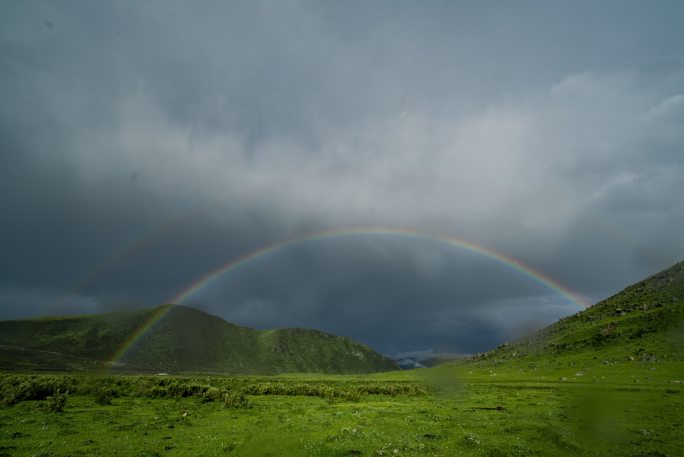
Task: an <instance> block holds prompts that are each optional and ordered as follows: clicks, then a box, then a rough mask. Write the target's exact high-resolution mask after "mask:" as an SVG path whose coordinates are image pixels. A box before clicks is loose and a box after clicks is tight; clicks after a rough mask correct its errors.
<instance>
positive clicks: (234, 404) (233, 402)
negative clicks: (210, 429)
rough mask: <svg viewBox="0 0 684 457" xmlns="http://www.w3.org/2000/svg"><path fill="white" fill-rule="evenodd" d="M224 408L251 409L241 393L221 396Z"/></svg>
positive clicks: (229, 393)
mask: <svg viewBox="0 0 684 457" xmlns="http://www.w3.org/2000/svg"><path fill="white" fill-rule="evenodd" d="M223 405H224V406H225V407H226V408H251V407H252V405H251V403H250V402H249V400H248V399H247V397H245V394H244V393H243V392H228V393H226V394H224V395H223Z"/></svg>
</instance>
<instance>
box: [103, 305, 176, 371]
mask: <svg viewBox="0 0 684 457" xmlns="http://www.w3.org/2000/svg"><path fill="white" fill-rule="evenodd" d="M171 309H173V305H163V306H159V307H158V308H154V309H153V310H152V311H151V312H150V315H149V316H147V318H146V319H145V321H144V322H143V323H142V324H140V326H138V328H137V329H135V331H134V332H133V333H131V334H130V335H128V337H127V338H126V339H125V340H124V342H123V344H122V345H121V347H120V348H119V349H118V350H117V351H116V352H115V353H114V355H113V356H112V357H111V359H110V363H111V364H116V363H118V362H120V361H121V359H123V358H124V356H125V355H126V353H127V352H128V351H129V350H131V348H133V346H135V345H136V343H137V342H138V341H139V340H140V338H142V336H143V335H145V334H146V333H147V332H148V331H149V330H150V329H151V328H152V327H154V324H156V323H157V322H159V321H160V320H161V318H162V317H164V316H165V315H166V313H168V312H169V311H170V310H171Z"/></svg>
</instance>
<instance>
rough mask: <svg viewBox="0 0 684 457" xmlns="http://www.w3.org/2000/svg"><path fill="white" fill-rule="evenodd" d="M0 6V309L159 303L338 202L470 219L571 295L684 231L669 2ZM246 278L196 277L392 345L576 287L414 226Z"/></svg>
mask: <svg viewBox="0 0 684 457" xmlns="http://www.w3.org/2000/svg"><path fill="white" fill-rule="evenodd" d="M0 8H1V9H2V10H3V14H2V15H0V16H1V17H2V19H0V21H1V24H0V25H1V27H0V59H1V60H0V62H1V63H0V65H2V68H3V71H2V72H1V73H0V81H2V87H3V99H4V100H5V102H4V103H3V104H2V105H1V106H0V151H2V152H0V154H1V155H0V158H1V160H2V167H0V191H1V192H2V194H3V195H5V196H6V198H3V199H2V200H0V211H1V214H2V215H3V220H4V221H6V222H4V223H3V228H2V230H1V231H0V240H1V243H0V246H2V252H1V253H0V254H1V255H0V259H2V260H0V273H2V274H1V275H0V311H2V314H3V317H18V316H26V315H34V314H40V313H45V312H64V311H74V312H75V311H79V312H80V311H84V310H94V311H97V310H102V309H107V308H108V307H111V306H123V305H127V306H134V305H135V306H140V305H143V304H145V305H153V304H156V303H159V302H162V301H163V300H165V299H167V298H168V297H171V296H173V295H175V294H176V293H177V292H178V291H180V290H182V289H183V288H184V287H185V286H186V285H187V284H189V283H192V282H193V281H194V280H195V279H196V278H198V277H201V276H202V275H203V274H205V273H206V272H208V271H210V270H212V269H213V268H216V267H217V266H218V265H221V264H223V263H226V262H228V261H230V260H231V259H235V258H237V257H239V256H241V255H244V254H245V253H247V252H250V251H252V250H255V249H258V248H259V247H262V246H265V245H269V244H271V243H274V242H277V241H279V240H282V239H287V238H289V237H292V236H297V235H299V234H301V233H306V232H310V231H316V230H322V229H332V228H338V227H354V226H391V227H405V228H411V229H416V230H422V231H425V232H428V233H440V234H444V235H447V236H453V237H459V238H464V239H467V240H470V241H473V242H477V243H479V244H482V245H485V246H489V247H490V248H492V249H495V250H499V251H501V252H503V253H506V254H507V255H509V256H512V257H514V258H517V259H519V260H520V261H521V262H523V263H526V264H529V265H531V266H533V267H534V268H536V269H538V270H540V271H543V272H544V273H546V274H548V275H549V276H551V277H554V278H556V279H558V280H559V281H560V282H561V283H564V284H565V285H567V286H568V287H570V288H571V289H573V290H575V291H577V292H578V293H579V294H582V295H584V296H586V297H588V299H590V300H591V299H597V298H600V297H603V296H606V295H608V294H610V293H612V292H615V291H616V290H617V289H619V288H621V287H624V286H625V285H627V284H628V283H630V282H632V281H635V280H637V279H639V278H641V277H642V276H644V275H646V274H649V273H653V272H655V271H657V270H659V269H661V268H664V267H666V266H668V265H669V264H671V263H673V262H675V261H677V260H680V259H681V257H683V254H684V238H682V237H681V235H680V233H679V230H678V228H679V227H681V226H682V224H683V223H684V203H682V199H681V198H680V196H681V195H682V193H683V191H684V153H683V152H682V147H683V146H684V133H683V132H682V129H681V125H682V124H683V121H684V51H683V48H682V46H681V45H679V44H678V43H681V42H682V38H684V37H683V36H682V33H681V31H680V30H679V26H678V21H677V20H675V18H676V17H678V16H679V17H681V14H682V12H684V11H683V10H682V7H681V5H679V4H678V3H677V2H673V3H665V4H663V5H662V8H659V9H658V11H652V9H649V8H646V7H645V6H644V5H639V4H625V3H624V2H620V3H619V8H618V7H616V5H611V4H610V2H608V3H605V4H602V5H574V4H572V5H570V4H569V5H565V6H560V7H554V8H550V7H547V6H545V5H544V4H539V3H533V2H530V3H525V2H523V3H517V4H515V5H497V6H496V7H493V5H486V4H481V3H470V4H469V3H458V4H456V3H453V4H451V3H446V4H444V3H439V2H434V3H430V4H427V5H422V6H421V7H420V8H418V5H414V4H410V3H402V2H388V3H384V2H375V3H373V4H372V5H367V4H362V3H358V4H357V3H352V4H351V5H345V7H344V8H342V6H341V5H336V4H334V3H325V2H323V3H320V2H298V1H293V2H247V3H244V4H235V3H231V4H222V3H205V4H203V5H201V7H198V6H197V5H194V4H192V5H191V4H189V3H170V2H159V3H157V2H146V3H145V4H143V5H141V4H139V3H136V2H132V3H125V2H124V3H116V4H110V5H92V4H90V3H89V2H84V3H81V4H79V3H69V4H68V5H55V4H53V3H32V4H30V5H24V4H7V5H3V6H2V7H0ZM476 273H477V274H476ZM239 276H240V280H239V281H237V280H234V279H230V278H227V279H226V278H224V279H223V280H222V281H223V283H222V284H217V285H215V286H214V287H212V288H210V290H209V291H207V292H206V293H205V295H203V296H197V297H193V300H195V301H196V304H198V305H199V306H202V307H204V308H205V309H208V310H212V311H214V312H216V313H219V314H221V315H222V316H224V317H226V318H229V319H233V320H235V321H237V322H240V323H244V324H248V325H255V326H261V327H263V326H270V325H274V326H277V325H292V326H305V325H311V326H316V327H318V328H322V329H325V330H329V331H333V332H337V333H345V334H349V335H351V336H354V337H357V338H359V339H361V340H363V341H366V342H369V343H372V344H374V345H376V346H378V347H380V348H381V349H382V350H384V351H386V352H389V351H412V350H417V349H425V348H427V347H431V348H439V349H440V350H448V351H451V352H466V351H474V350H481V349H485V348H486V347H487V345H491V344H492V343H495V342H497V341H499V342H500V340H501V339H505V338H511V337H514V336H515V335H516V334H518V333H519V332H521V331H523V330H524V329H527V328H529V327H531V326H534V325H542V324H544V323H547V322H549V321H552V320H553V319H555V318H557V317H559V316H562V315H565V314H569V313H571V312H574V311H576V309H575V308H574V307H573V305H572V304H568V303H567V300H565V299H564V298H563V297H557V296H551V295H549V294H550V292H549V290H544V289H543V288H541V289H540V288H539V287H538V286H536V287H532V286H531V285H530V284H529V283H527V282H526V281H525V278H520V277H517V276H516V275H515V273H514V272H512V271H507V270H506V269H505V268H504V269H502V267H501V266H500V265H495V264H492V263H487V262H486V261H484V260H482V259H473V258H472V257H469V256H467V255H465V254H464V253H455V252H444V251H443V249H442V248H440V247H439V246H435V245H425V244H423V243H418V242H415V241H414V242H406V241H404V242H397V240H394V239H390V240H378V239H372V240H363V241H358V240H357V241H356V242H349V241H344V240H338V241H334V242H331V243H328V244H323V243H312V244H307V245H306V246H302V247H299V248H297V249H290V250H286V251H283V252H280V253H279V254H278V255H274V256H271V257H269V263H259V265H258V267H257V265H255V266H253V267H250V268H246V269H245V270H244V271H242V270H241V271H240V273H239ZM459 278H460V279H459ZM463 278H468V280H467V281H466V280H464V279H463ZM236 281H237V282H238V283H237V284H235V282H236ZM219 282H220V281H219ZM521 315H524V316H526V318H525V319H518V320H516V319H514V317H515V316H521Z"/></svg>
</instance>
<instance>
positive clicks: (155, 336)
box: [0, 305, 398, 373]
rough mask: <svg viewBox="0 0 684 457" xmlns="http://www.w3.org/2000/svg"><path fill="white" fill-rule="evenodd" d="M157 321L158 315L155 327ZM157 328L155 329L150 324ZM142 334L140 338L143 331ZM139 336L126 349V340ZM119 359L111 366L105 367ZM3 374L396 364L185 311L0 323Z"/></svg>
mask: <svg viewBox="0 0 684 457" xmlns="http://www.w3.org/2000/svg"><path fill="white" fill-rule="evenodd" d="M156 316H162V317H160V318H159V319H158V321H156V319H155V317H156ZM155 321H156V322H155ZM150 322H154V323H153V324H152V325H150V326H149V330H147V331H144V332H141V329H144V328H146V327H147V326H148V324H149V323H150ZM138 333H140V335H141V336H140V337H139V338H138V339H137V340H135V342H134V343H133V344H131V345H129V347H128V349H127V350H123V349H124V348H126V347H127V345H128V342H129V341H131V337H132V336H135V335H136V334H138ZM115 356H118V360H117V361H116V363H113V364H112V363H110V362H111V361H112V359H113V358H114V357H115ZM0 367H2V368H4V369H53V370H89V369H103V368H108V367H110V368H114V369H118V370H124V371H170V372H191V371H192V372H225V373H283V372H295V371H296V372H304V371H307V372H325V373H368V372H374V371H386V370H395V369H398V367H397V365H396V363H395V362H394V361H393V360H391V359H389V358H387V357H383V356H381V355H380V354H378V353H376V352H375V351H373V350H372V349H371V348H369V347H367V346H365V345H363V344H360V343H357V342H354V341H352V340H350V339H348V338H345V337H339V336H335V335H330V334H326V333H323V332H318V331H315V330H304V329H277V330H265V331H261V330H254V329H251V328H247V327H241V326H238V325H234V324H231V323H228V322H226V321H224V320H223V319H221V318H219V317H216V316H212V315H210V314H207V313H204V312H202V311H199V310H197V309H194V308H190V307H186V306H173V305H166V306H164V307H159V308H154V309H151V310H143V311H135V312H122V313H109V314H98V315H85V316H68V317H56V318H40V319H23V320H16V321H0Z"/></svg>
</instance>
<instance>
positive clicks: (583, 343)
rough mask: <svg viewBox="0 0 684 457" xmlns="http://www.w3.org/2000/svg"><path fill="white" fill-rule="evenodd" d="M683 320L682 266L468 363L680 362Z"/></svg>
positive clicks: (682, 358)
mask: <svg viewBox="0 0 684 457" xmlns="http://www.w3.org/2000/svg"><path fill="white" fill-rule="evenodd" d="M683 318H684V262H679V263H677V264H675V265H673V266H672V267H670V268H668V269H666V270H663V271H661V272H660V273H657V274H655V275H653V276H651V277H649V278H647V279H644V280H643V281H640V282H638V283H636V284H634V285H632V286H630V287H627V288H626V289H624V290H623V291H621V292H619V293H618V294H616V295H614V296H612V297H610V298H608V299H606V300H603V301H602V302H600V303H597V304H596V305H594V306H591V307H589V308H587V309H586V310H583V311H581V312H579V313H577V314H574V315H572V316H569V317H566V318H564V319H561V320H559V321H558V322H556V323H554V324H552V325H550V326H548V327H546V328H544V329H542V330H540V331H538V332H536V333H534V334H533V335H531V336H529V337H527V338H524V339H521V340H519V341H516V342H514V343H512V344H502V345H500V346H499V347H497V348H496V349H495V350H493V351H490V352H487V353H484V354H477V355H475V356H474V357H472V358H471V359H470V362H471V363H472V362H485V361H486V362H488V363H505V362H506V363H511V362H518V363H520V364H528V365H535V364H537V365H539V364H540V363H544V364H546V365H547V366H553V365H556V366H560V365H563V364H566V365H567V364H570V365H572V364H574V363H578V364H580V363H581V364H585V365H586V364H591V363H597V364H605V365H610V364H614V363H618V362H656V361H673V362H682V361H684V338H683V337H682V335H684V326H683V323H684V320H683ZM592 361H595V362H592Z"/></svg>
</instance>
